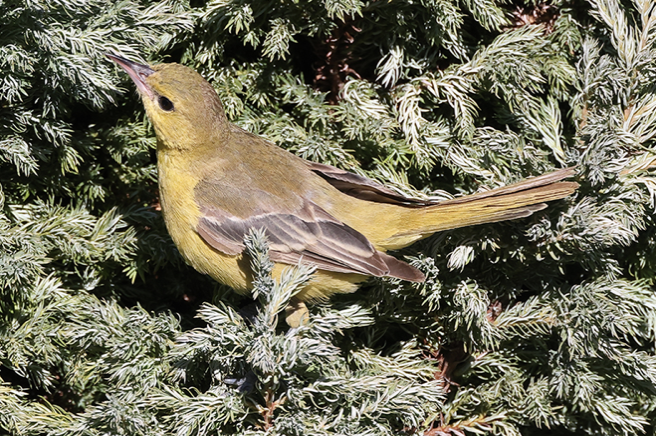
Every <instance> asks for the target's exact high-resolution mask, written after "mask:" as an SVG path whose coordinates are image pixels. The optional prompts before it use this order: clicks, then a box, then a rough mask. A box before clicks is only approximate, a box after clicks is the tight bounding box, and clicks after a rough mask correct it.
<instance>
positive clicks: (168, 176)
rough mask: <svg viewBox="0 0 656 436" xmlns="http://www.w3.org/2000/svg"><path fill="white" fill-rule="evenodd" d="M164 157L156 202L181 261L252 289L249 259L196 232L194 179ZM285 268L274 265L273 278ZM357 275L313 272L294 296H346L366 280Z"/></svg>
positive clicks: (197, 214) (197, 213)
mask: <svg viewBox="0 0 656 436" xmlns="http://www.w3.org/2000/svg"><path fill="white" fill-rule="evenodd" d="M178 163H179V160H178V159H175V158H173V159H171V158H170V157H169V156H168V154H167V153H164V152H163V153H158V171H159V189H160V202H161V205H162V212H163V214H164V221H165V223H166V228H167V230H168V232H169V234H170V235H171V238H172V239H173V242H174V243H175V245H176V246H177V247H178V250H179V251H180V253H181V254H182V257H183V258H184V259H185V261H186V262H187V263H188V264H189V265H191V266H192V267H193V268H194V269H196V270H197V271H199V272H201V273H204V274H208V275H209V276H211V277H212V278H214V279H215V280H217V281H219V282H221V283H224V284H226V285H228V286H230V287H231V288H233V289H234V290H235V291H237V292H239V293H248V292H249V291H250V290H251V289H252V273H251V268H250V259H248V258H247V257H244V256H243V255H242V254H240V255H237V256H230V255H227V254H225V253H222V252H220V251H218V250H216V249H214V248H212V247H211V246H210V245H208V244H207V243H206V242H205V241H204V240H203V239H202V238H201V237H200V235H199V234H198V233H197V232H196V226H197V224H198V219H199V217H200V210H199V208H198V206H197V204H196V203H195V201H194V187H195V183H196V182H195V177H193V176H192V175H191V174H190V172H189V171H188V170H186V169H184V168H179V167H178V166H176V164H178ZM288 267H289V265H284V264H276V265H275V266H274V269H273V277H274V279H276V280H279V279H280V274H281V273H282V271H283V270H284V269H285V268H288ZM366 278H367V277H366V276H363V275H360V274H343V273H333V272H329V271H317V272H316V273H315V274H314V275H313V276H312V278H311V280H310V281H309V282H308V283H307V285H306V286H305V287H304V288H303V290H302V291H301V292H300V293H299V294H298V295H297V298H298V299H299V300H301V301H312V300H323V299H326V298H328V297H329V296H330V295H332V294H334V293H349V292H354V291H355V290H356V289H357V283H359V282H362V281H364V280H366Z"/></svg>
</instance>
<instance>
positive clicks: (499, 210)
mask: <svg viewBox="0 0 656 436" xmlns="http://www.w3.org/2000/svg"><path fill="white" fill-rule="evenodd" d="M572 175H574V168H565V169H562V170H558V171H554V172H552V173H549V174H544V175H542V176H538V177H533V178H530V179H527V180H524V181H522V182H519V183H516V184H513V185H509V186H504V187H502V188H497V189H492V190H490V191H487V192H482V193H479V194H474V195H468V196H465V197H460V198H455V199H453V200H447V201H443V202H440V203H438V204H435V205H431V206H427V207H424V208H422V209H421V213H420V214H417V212H418V210H417V209H414V210H413V211H412V212H414V214H415V215H414V219H408V220H407V223H408V224H409V225H408V226H407V227H406V229H404V230H401V231H399V232H397V233H396V234H395V235H393V236H392V237H391V238H390V239H389V240H388V242H389V244H381V245H388V246H389V247H390V248H391V246H393V245H397V243H395V242H396V241H398V243H401V241H403V242H402V245H398V246H403V245H407V242H410V240H417V239H421V238H422V237H425V236H428V235H430V234H433V233H435V232H439V231H443V230H449V229H455V228H459V227H465V226H471V225H476V224H486V223H493V222H498V221H506V220H512V219H517V218H523V217H527V216H529V215H531V214H532V213H533V212H536V211H538V210H542V209H544V208H545V207H547V205H546V204H545V202H547V201H553V200H559V199H561V198H564V197H567V196H568V195H570V194H572V193H573V192H574V191H575V190H576V189H577V188H578V186H579V185H578V183H575V182H562V181H561V180H562V179H564V178H566V177H570V176H572ZM399 228H403V227H401V226H399ZM406 241H407V242H406Z"/></svg>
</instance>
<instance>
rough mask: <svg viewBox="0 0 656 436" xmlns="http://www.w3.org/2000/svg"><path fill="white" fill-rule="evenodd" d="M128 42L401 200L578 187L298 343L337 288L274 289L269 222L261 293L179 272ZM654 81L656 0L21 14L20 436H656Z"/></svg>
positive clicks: (17, 60)
mask: <svg viewBox="0 0 656 436" xmlns="http://www.w3.org/2000/svg"><path fill="white" fill-rule="evenodd" d="M108 52H111V53H117V54H120V55H123V56H126V57H128V58H131V59H134V60H139V59H141V60H144V61H145V60H147V61H151V62H158V61H162V60H170V61H178V62H183V63H185V64H187V65H190V66H192V67H194V68H196V69H198V70H199V71H200V72H201V73H202V74H203V75H204V76H205V77H206V78H208V80H210V82H211V83H212V84H213V85H214V86H215V88H216V89H217V92H218V93H219V94H220V96H221V98H222V100H223V102H224V105H225V107H226V111H227V113H228V116H229V118H230V119H231V120H233V121H234V122H236V123H237V124H239V125H240V126H242V127H244V128H246V129H248V130H250V131H253V132H255V133H258V134H260V135H263V136H265V137H267V138H269V139H270V140H272V141H274V142H276V143H278V144H279V145H281V146H282V147H285V148H287V149H289V150H292V151H293V152H295V153H297V154H299V155H301V156H303V157H306V158H309V159H312V160H316V161H319V162H325V163H330V164H334V165H337V166H339V167H341V168H345V169H348V170H351V171H355V172H358V173H360V174H364V175H367V176H369V177H372V178H375V179H377V180H380V181H381V182H384V183H386V184H387V185H389V186H391V187H393V188H394V189H397V190H399V191H401V192H405V193H409V194H412V195H416V196H423V197H429V196H430V197H432V198H451V197H453V196H454V195H461V194H466V193H472V192H476V191H477V190H479V189H487V188H491V187H496V186H501V185H503V184H507V183H511V182H513V181H516V180H519V179H522V178H525V177H528V176H531V175H537V174H540V173H542V172H546V171H549V170H550V169H553V168H555V167H562V166H566V165H576V166H577V170H578V175H577V181H579V182H580V183H581V188H580V189H579V191H578V192H577V194H576V195H575V196H572V197H571V198H568V199H566V200H562V201H559V202H554V203H552V204H551V205H550V207H549V208H548V209H546V210H545V211H542V212H540V213H538V214H536V215H534V216H532V217H530V218H527V219H523V220H519V221H513V222H509V223H500V224H493V225H486V226H478V227H473V228H466V229H459V230H456V231H450V232H444V233H442V234H438V235H435V236H433V237H431V238H429V239H427V240H425V241H422V242H420V243H417V244H415V245H414V246H412V247H409V248H408V249H406V250H405V251H403V252H402V253H396V255H398V256H405V257H406V259H408V260H409V261H411V262H412V263H413V264H414V265H415V266H417V267H418V268H421V269H422V270H423V271H424V272H425V273H426V275H427V281H426V282H425V283H423V284H419V285H413V284H408V283H404V282H400V281H397V280H382V279H381V280H378V279H377V280H373V279H372V280H370V281H369V282H368V283H367V284H365V285H364V286H363V287H362V289H361V290H360V291H358V292H357V293H355V294H352V295H345V296H340V297H336V298H333V300H332V301H330V302H329V303H326V304H324V305H317V306H313V307H311V308H310V311H311V320H310V322H309V323H308V324H306V325H303V326H301V327H299V328H288V327H286V326H285V324H284V322H283V321H281V320H279V318H280V315H281V313H282V311H283V310H284V308H285V306H286V305H287V303H288V301H289V300H290V298H292V297H293V295H294V294H295V293H296V292H298V291H299V290H300V289H301V288H302V286H303V284H304V283H305V282H306V281H307V280H308V279H309V277H310V275H311V273H312V271H311V270H308V269H305V268H291V267H290V268H289V270H287V272H286V274H285V275H284V277H283V278H282V279H281V280H280V282H275V281H273V280H272V279H271V277H270V274H269V273H270V269H271V263H270V261H269V259H268V255H267V250H266V241H264V240H263V237H262V235H259V234H257V232H255V233H254V234H252V235H250V236H249V238H248V239H247V241H246V243H247V244H246V245H247V247H248V253H249V255H250V257H251V259H252V261H253V267H254V270H255V272H256V281H255V290H254V292H253V298H254V299H255V300H256V301H255V302H253V298H251V297H239V296H237V295H235V294H234V293H233V292H232V291H230V290H229V289H226V288H224V287H222V286H218V285H216V284H214V283H213V282H212V281H211V280H210V279H208V278H205V277H203V276H201V275H199V274H197V273H196V272H194V271H193V270H192V269H190V268H189V267H187V266H185V265H184V262H183V261H182V260H181V259H180V256H179V255H178V253H177V250H176V249H175V247H174V246H173V244H172V242H171V240H170V239H169V237H168V235H167V233H166V230H165V228H164V226H163V224H162V220H161V217H160V215H159V207H158V206H159V203H158V197H157V185H156V165H155V161H154V153H153V149H154V134H153V132H152V129H151V127H150V125H149V123H148V121H147V120H146V119H145V117H144V114H143V109H142V108H141V106H140V103H139V101H138V99H137V98H136V96H135V93H134V92H133V86H132V84H131V83H130V82H129V79H128V78H127V77H125V75H123V74H121V73H120V72H119V71H117V70H116V68H115V67H114V66H113V65H112V64H111V63H110V62H109V61H107V60H106V59H105V58H104V56H103V54H104V53H108ZM655 77H656V6H654V3H653V2H651V1H650V0H633V1H627V2H619V1H618V0H591V1H590V2H589V3H584V2H582V1H579V0H575V1H573V2H563V1H554V2H553V4H548V5H547V4H535V3H529V2H521V1H519V0H517V1H514V2H507V1H503V2H502V1H494V0H463V1H460V2H458V1H455V0H439V1H436V0H422V1H399V0H392V1H386V2H380V1H379V2H375V1H360V0H357V1H356V0H329V1H314V0H306V1H299V2H278V3H276V2H266V1H256V0H251V1H246V0H217V1H210V2H191V3H187V2H175V1H163V2H157V3H156V2H145V1H143V2H110V3H108V2H100V1H96V0H90V1H57V2H42V1H41V2H39V1H36V2H25V1H22V2H21V1H18V2H0V409H1V410H2V413H1V414H0V433H2V434H11V435H60V434H61V435H64V434H67V435H69V434H79V435H101V434H103V435H113V434H129V435H164V434H176V435H179V436H183V435H212V434H244V435H258V434H270V435H273V434H280V435H294V434H298V435H306V434H312V435H315V434H316V435H322V434H326V435H328V434H340V435H341V434H352V435H369V434H371V435H378V434H383V435H385V434H389V435H392V434H424V435H427V436H434V435H461V434H481V433H493V434H503V435H517V434H526V435H529V434H535V435H538V434H544V433H549V432H553V433H556V434H568V433H571V434H612V435H615V434H626V435H632V434H645V433H647V434H652V433H654V428H655V419H656V401H655V400H654V398H656V350H655V349H654V343H655V341H656V297H655V294H654V283H655V282H656V260H655V259H656V256H655V247H656V232H655V231H654V225H653V224H654V223H653V218H652V216H653V212H654V207H655V206H656V179H655V178H654V176H653V168H654V166H655V165H656V154H655V152H654V139H655V137H656V110H655V109H656V88H655V87H654V83H655V81H654V78H655Z"/></svg>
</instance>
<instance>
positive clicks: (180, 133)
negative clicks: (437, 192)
mask: <svg viewBox="0 0 656 436" xmlns="http://www.w3.org/2000/svg"><path fill="white" fill-rule="evenodd" d="M107 57H108V58H109V59H111V60H112V61H114V62H115V63H116V64H118V65H119V66H120V67H122V68H123V69H124V70H125V72H127V74H128V75H129V76H130V78H131V79H132V81H133V82H134V83H135V85H136V87H137V90H138V93H139V95H140V96H141V100H142V102H143V105H144V107H145V111H146V113H147V115H148V118H149V119H150V121H151V123H152V125H153V127H154V130H155V133H156V137H157V169H158V183H159V195H160V204H161V209H162V214H163V217H164V221H165V223H166V228H167V230H168V232H169V234H170V236H171V238H172V240H173V242H174V243H175V245H176V246H177V248H178V250H179V251H180V253H181V255H182V257H183V258H184V259H185V261H186V262H187V263H188V264H190V265H191V266H192V267H193V268H195V269H196V270H197V271H199V272H201V273H204V274H207V275H209V276H211V277H212V278H214V279H215V280H217V281H218V282H220V283H223V284H226V285H228V286H230V287H231V288H233V289H234V290H235V291H237V292H239V293H242V294H247V293H249V292H250V291H251V290H252V286H253V285H252V281H253V272H252V270H251V267H250V262H249V258H248V256H247V255H246V254H245V245H244V238H245V237H246V236H247V235H248V234H249V231H250V230H251V229H261V230H263V231H264V233H265V235H266V236H267V239H268V243H269V256H270V259H271V260H272V262H273V263H274V267H273V272H272V274H273V276H274V278H279V277H280V274H281V273H282V271H283V270H284V269H285V268H287V267H289V266H290V265H292V266H293V265H299V264H305V265H311V266H313V267H315V268H316V269H315V272H314V273H313V275H312V277H311V278H310V279H309V281H308V282H307V283H306V284H305V285H304V287H303V289H302V290H301V291H300V292H298V293H297V294H296V295H295V296H294V297H293V299H292V301H291V302H290V304H289V307H288V308H287V311H286V319H287V323H288V324H289V325H291V326H298V325H301V324H303V323H306V322H308V319H309V314H308V309H307V306H306V302H315V301H320V300H326V299H328V298H329V297H330V296H331V295H333V294H336V293H350V292H354V291H355V290H357V288H358V287H359V285H360V284H361V283H362V282H363V281H365V280H366V279H367V278H368V277H369V276H375V277H392V278H398V279H401V280H406V281H410V282H423V281H424V280H425V275H424V274H423V273H422V272H421V271H420V270H419V269H417V268H415V267H414V266H411V265H410V264H408V263H406V262H404V261H402V260H399V259H397V258H395V257H393V256H391V255H390V254H387V252H388V251H392V250H397V249H400V248H403V247H406V246H408V245H410V244H412V243H414V242H416V241H418V240H420V239H423V238H426V237H428V236H430V235H432V234H434V233H436V232H441V231H444V230H449V229H455V228H459V227H464V226H471V225H478V224H485V223H492V222H498V221H505V220H511V219H517V218H522V217H527V216H529V215H531V214H532V213H534V212H536V211H538V210H541V209H544V208H545V207H546V204H545V202H547V201H553V200H559V199H562V198H564V197H566V196H568V195H571V194H572V193H574V192H575V190H576V189H577V187H578V184H577V183H576V182H572V181H564V179H566V178H569V177H571V176H573V175H574V174H575V168H562V169H560V170H556V171H554V172H551V173H547V174H543V175H540V176H537V177H533V178H528V179H526V180H524V181H521V182H519V183H516V184H512V185H508V186H505V187H501V188H497V189H492V190H489V191H486V192H482V193H477V194H473V195H468V196H463V197H457V198H454V199H451V200H446V201H431V200H426V199H418V198H413V197H410V196H407V195H403V194H400V193H399V192H397V191H394V190H392V189H390V188H388V187H386V186H385V185H383V184H381V183H379V182H377V181H374V180H372V179H369V178H367V177H364V176H361V175H358V174H355V173H353V172H349V171H346V170H343V169H339V168H337V167H334V166H331V165H326V164H323V163H318V162H312V161H309V160H306V159H303V158H301V157H300V156H297V155H295V154H293V153H291V152H289V151H287V150H284V149H283V148H281V147H279V146H277V145H276V144H274V143H272V142H270V141H268V140H266V139H264V138H262V137H260V136H257V135H255V134H253V133H250V132H248V131H246V130H244V129H242V128H240V127H239V126H237V125H235V124H233V123H231V122H230V121H229V120H228V118H227V116H226V113H225V111H224V108H223V105H222V103H221V101H220V99H219V96H218V94H217V93H216V91H215V89H214V88H213V87H212V85H211V84H210V83H209V82H207V81H206V80H205V79H204V78H203V77H202V76H201V75H200V74H199V73H198V72H196V71H195V70H194V69H192V68H189V67H187V66H184V65H181V64H178V63H162V64H156V65H145V64H140V63H137V62H133V61H130V60H128V59H126V58H123V57H120V56H118V55H115V54H107Z"/></svg>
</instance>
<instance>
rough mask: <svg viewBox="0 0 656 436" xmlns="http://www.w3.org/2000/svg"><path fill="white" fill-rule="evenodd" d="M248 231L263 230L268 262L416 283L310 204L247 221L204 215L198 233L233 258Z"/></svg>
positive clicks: (410, 273)
mask: <svg viewBox="0 0 656 436" xmlns="http://www.w3.org/2000/svg"><path fill="white" fill-rule="evenodd" d="M251 228H262V229H264V231H265V233H266V235H267V237H268V238H269V250H270V256H271V259H272V260H273V261H276V262H282V263H287V264H292V265H293V264H297V263H299V262H303V263H312V264H314V265H316V266H317V267H318V268H319V269H323V270H327V271H335V272H342V273H358V274H365V275H373V276H378V277H381V276H388V275H392V276H394V277H399V278H403V279H405V280H413V281H422V280H423V278H424V277H423V274H421V272H420V271H419V270H417V269H416V268H414V267H412V266H410V265H408V264H406V263H405V262H401V261H399V260H397V259H395V258H393V257H391V256H388V255H386V254H384V253H381V252H379V251H378V250H376V249H375V248H374V247H373V245H372V244H371V242H369V240H368V239H367V238H366V237H365V236H364V235H362V234H361V233H360V232H358V231H356V230H355V229H353V228H351V227H349V226H347V225H346V224H344V223H342V222H340V221H338V220H336V219H335V218H334V217H332V216H331V215H330V214H328V213H327V212H326V211H324V210H323V209H321V208H320V207H319V206H317V205H316V204H314V203H312V202H305V204H304V207H303V209H302V210H301V211H297V213H294V214H290V213H264V214H260V215H255V216H252V217H249V218H245V219H242V218H237V217H234V216H226V215H225V214H224V213H217V212H216V211H205V213H204V215H203V216H202V217H201V219H200V220H199V222H198V226H197V231H198V234H199V235H200V236H201V238H203V240H204V241H205V242H207V243H208V244H209V245H210V246H212V247H213V248H215V249H216V250H219V251H221V252H223V253H226V254H230V255H236V254H239V253H241V252H242V251H243V249H244V245H243V240H244V237H245V236H246V234H247V233H248V230H249V229H251Z"/></svg>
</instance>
